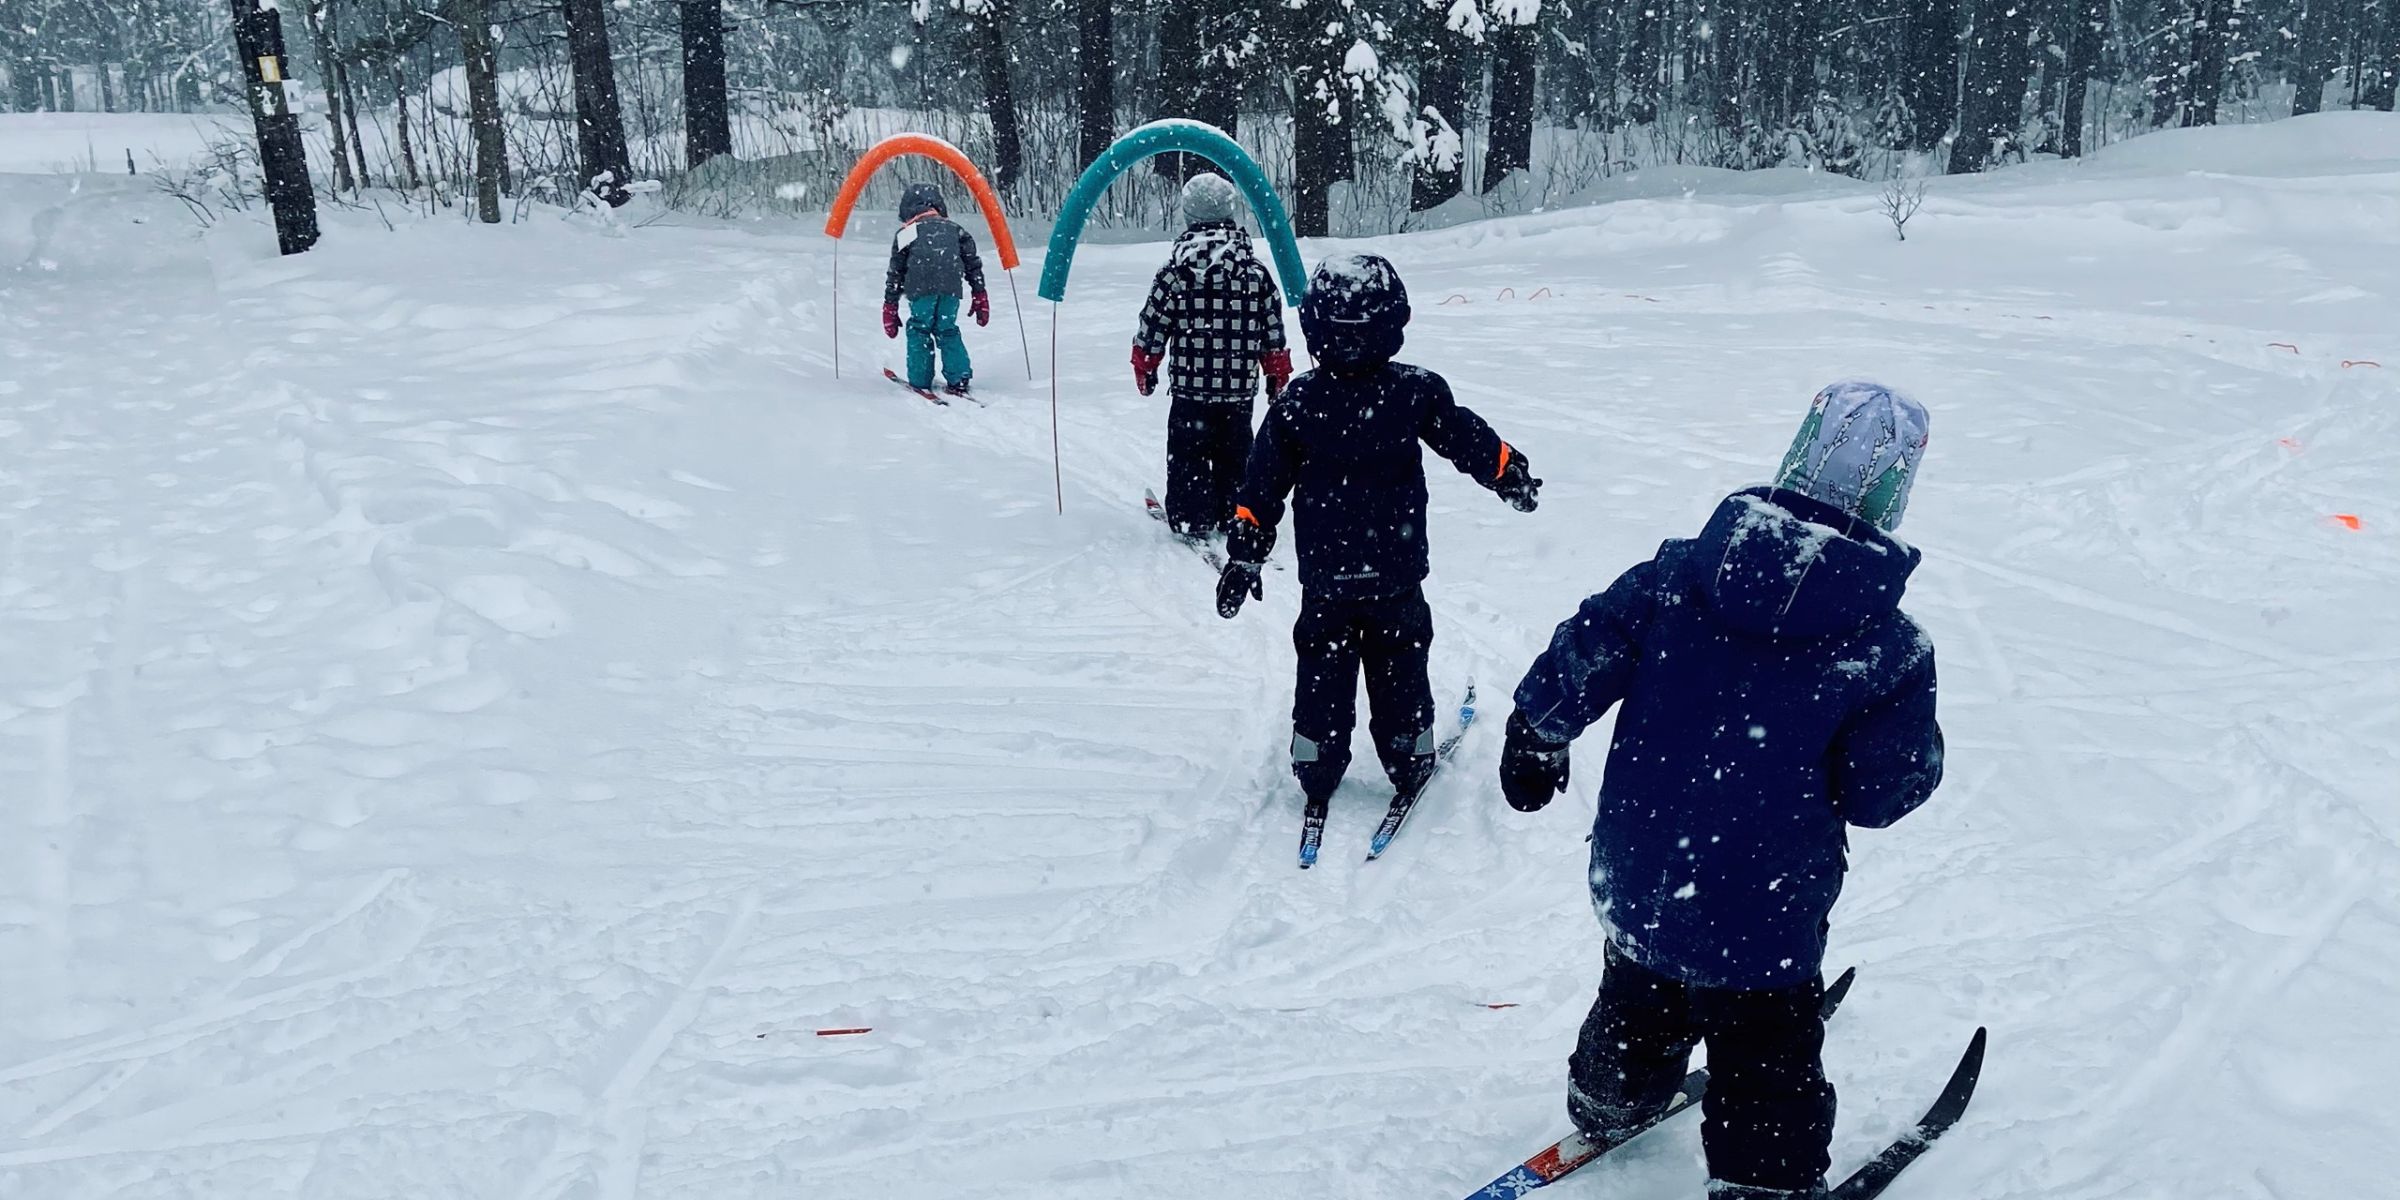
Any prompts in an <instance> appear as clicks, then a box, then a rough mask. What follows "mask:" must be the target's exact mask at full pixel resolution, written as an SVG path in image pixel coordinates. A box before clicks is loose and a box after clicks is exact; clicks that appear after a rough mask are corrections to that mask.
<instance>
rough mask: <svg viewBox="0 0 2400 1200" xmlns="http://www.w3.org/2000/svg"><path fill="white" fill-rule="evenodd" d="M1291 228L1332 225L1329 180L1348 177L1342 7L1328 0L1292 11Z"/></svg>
mask: <svg viewBox="0 0 2400 1200" xmlns="http://www.w3.org/2000/svg"><path fill="white" fill-rule="evenodd" d="M1292 15H1293V18H1294V19H1295V20H1297V21H1298V22H1299V25H1298V28H1297V29H1296V34H1297V36H1296V37H1294V39H1293V42H1292V45H1293V49H1294V54H1293V61H1292V63H1291V72H1292V193H1293V197H1292V198H1293V207H1292V228H1293V230H1294V231H1296V232H1297V233H1298V234H1299V235H1300V236H1301V237H1325V236H1327V235H1328V234H1329V233H1331V232H1332V230H1333V185H1334V184H1336V183H1339V182H1341V181H1342V180H1345V179H1348V178H1350V174H1351V169H1350V95H1349V91H1348V86H1349V85H1348V81H1346V80H1344V79H1343V78H1342V57H1343V54H1344V52H1345V51H1347V50H1348V49H1349V46H1350V32H1349V29H1350V27H1349V24H1348V22H1347V20H1346V19H1345V18H1346V16H1347V11H1346V10H1344V9H1341V8H1339V7H1337V6H1336V5H1335V4H1333V3H1330V2H1328V0H1318V2H1317V3H1313V4H1310V5H1308V6H1306V7H1303V8H1300V9H1296V10H1294V11H1293V14H1292Z"/></svg>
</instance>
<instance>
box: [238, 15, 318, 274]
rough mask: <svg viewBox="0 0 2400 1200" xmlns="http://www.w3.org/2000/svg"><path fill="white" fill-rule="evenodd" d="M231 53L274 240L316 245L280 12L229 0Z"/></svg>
mask: <svg viewBox="0 0 2400 1200" xmlns="http://www.w3.org/2000/svg"><path fill="white" fill-rule="evenodd" d="M232 8H233V45H234V53H235V55H236V56H237V57H239V58H240V60H241V66H240V71H241V79H242V82H243V83H244V84H245V86H244V87H243V89H242V94H243V96H244V97H245V98H246V99H247V100H248V102H249V105H250V120H251V124H252V125H253V126H255V127H256V129H257V130H258V166H259V173H260V174H261V175H263V176H264V177H265V183H266V186H265V191H266V200H267V207H268V208H269V209H270V210H271V211H273V213H274V214H275V244H276V248H277V249H278V250H280V251H281V252H282V253H284V254H298V253H300V252H301V251H304V250H306V249H308V248H309V247H311V246H314V245H316V244H317V193H316V190H315V189H314V188H313V187H311V186H310V185H309V182H308V150H307V147H305V146H304V145H302V144H301V141H300V118H299V117H298V116H296V115H295V114H294V113H293V112H292V108H291V97H290V95H289V93H288V90H287V85H286V84H285V82H284V81H285V80H286V79H287V78H289V77H290V74H291V72H290V69H289V60H287V59H286V58H285V56H284V44H283V14H282V13H280V12H278V11H277V10H275V9H272V8H262V7H260V5H259V3H258V0H232Z"/></svg>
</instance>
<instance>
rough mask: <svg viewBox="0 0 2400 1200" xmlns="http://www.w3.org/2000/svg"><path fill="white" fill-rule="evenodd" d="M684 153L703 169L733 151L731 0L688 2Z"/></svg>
mask: <svg viewBox="0 0 2400 1200" xmlns="http://www.w3.org/2000/svg"><path fill="white" fill-rule="evenodd" d="M681 8H682V15H683V154H684V165H685V166H689V167H697V166H699V165H700V164H701V163H704V162H707V161H708V160H709V159H712V158H715V157H716V156H718V155H720V154H731V153H733V113H732V108H731V106H730V105H729V104H728V102H727V100H726V95H725V0H683V3H682V5H681Z"/></svg>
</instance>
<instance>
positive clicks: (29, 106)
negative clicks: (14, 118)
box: [8, 55, 42, 112]
mask: <svg viewBox="0 0 2400 1200" xmlns="http://www.w3.org/2000/svg"><path fill="white" fill-rule="evenodd" d="M8 84H9V89H10V91H12V92H14V93H15V96H16V110H17V111H18V112H36V111H39V110H40V109H41V107H42V72H41V68H40V67H38V66H36V65H35V64H34V61H33V58H32V56H31V55H28V56H26V57H24V58H20V59H17V60H16V61H14V62H12V63H10V64H9V65H8Z"/></svg>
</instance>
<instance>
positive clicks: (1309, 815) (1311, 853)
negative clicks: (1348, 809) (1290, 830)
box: [1300, 796, 1333, 871]
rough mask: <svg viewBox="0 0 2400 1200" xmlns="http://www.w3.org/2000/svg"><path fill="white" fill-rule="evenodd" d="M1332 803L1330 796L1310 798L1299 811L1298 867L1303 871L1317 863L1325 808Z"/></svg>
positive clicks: (1322, 833)
mask: <svg viewBox="0 0 2400 1200" xmlns="http://www.w3.org/2000/svg"><path fill="white" fill-rule="evenodd" d="M1332 803H1333V798H1332V797H1330V796H1328V797H1326V798H1325V799H1323V800H1311V801H1309V802H1308V806H1307V807H1306V808H1305V809H1303V810H1302V811H1301V813H1300V869H1301V870H1303V871H1305V870H1307V869H1309V868H1310V867H1313V866H1315V865H1317V846H1318V844H1319V843H1321V842H1323V841H1324V840H1325V810H1326V809H1327V808H1330V807H1331V806H1332Z"/></svg>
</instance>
